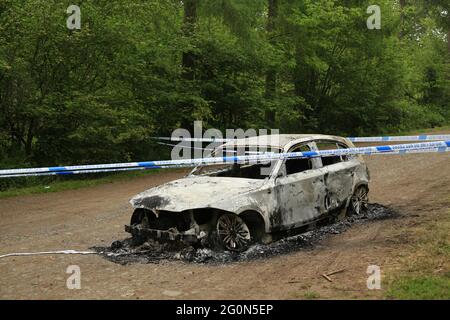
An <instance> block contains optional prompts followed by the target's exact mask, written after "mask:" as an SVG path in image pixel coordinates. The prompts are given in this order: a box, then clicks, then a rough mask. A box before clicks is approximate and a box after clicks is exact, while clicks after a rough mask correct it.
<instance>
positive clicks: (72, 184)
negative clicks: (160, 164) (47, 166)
mask: <svg viewBox="0 0 450 320" xmlns="http://www.w3.org/2000/svg"><path fill="white" fill-rule="evenodd" d="M167 170H172V169H167ZM175 170H180V169H175ZM157 172H160V169H152V170H142V171H136V172H121V173H115V174H114V173H113V174H110V175H107V176H105V177H101V178H98V177H94V176H93V177H92V178H83V179H80V178H79V177H64V180H62V181H61V180H55V181H52V182H49V183H46V184H43V185H36V186H29V187H23V188H20V187H19V188H11V189H8V190H5V191H1V192H0V198H8V197H15V196H22V195H29V194H38V193H50V192H58V191H64V190H75V189H80V188H86V187H93V186H97V185H101V184H106V183H113V182H115V181H121V180H127V179H131V178H136V177H142V176H147V175H151V174H155V173H157ZM22 179H23V178H22Z"/></svg>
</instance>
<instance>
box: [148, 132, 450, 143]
mask: <svg viewBox="0 0 450 320" xmlns="http://www.w3.org/2000/svg"><path fill="white" fill-rule="evenodd" d="M153 138H154V139H158V140H166V141H179V142H181V141H186V142H205V143H206V142H218V143H225V142H231V141H235V140H236V139H222V138H183V137H153ZM347 139H349V140H350V141H352V142H386V141H396V142H407V141H447V140H450V134H443V135H418V136H380V137H348V138H347Z"/></svg>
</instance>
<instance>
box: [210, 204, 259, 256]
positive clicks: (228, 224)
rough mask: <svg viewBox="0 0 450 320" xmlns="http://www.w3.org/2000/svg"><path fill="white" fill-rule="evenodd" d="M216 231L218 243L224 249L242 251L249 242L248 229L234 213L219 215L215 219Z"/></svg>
mask: <svg viewBox="0 0 450 320" xmlns="http://www.w3.org/2000/svg"><path fill="white" fill-rule="evenodd" d="M216 231H217V237H218V240H219V243H220V244H221V245H222V247H223V248H224V249H227V250H231V251H244V250H245V249H247V248H248V246H249V244H250V239H251V237H250V230H249V228H248V226H247V224H246V223H245V222H244V220H242V219H241V218H240V217H239V216H238V215H236V214H230V213H225V214H223V215H221V216H220V217H219V218H218V219H217V225H216Z"/></svg>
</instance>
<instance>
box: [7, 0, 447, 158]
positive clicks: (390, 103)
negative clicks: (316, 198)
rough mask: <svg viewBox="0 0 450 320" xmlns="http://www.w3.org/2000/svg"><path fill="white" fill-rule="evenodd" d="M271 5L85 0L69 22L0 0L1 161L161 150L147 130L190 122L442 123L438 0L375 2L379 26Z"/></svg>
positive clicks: (59, 10)
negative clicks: (72, 26) (76, 25)
mask: <svg viewBox="0 0 450 320" xmlns="http://www.w3.org/2000/svg"><path fill="white" fill-rule="evenodd" d="M273 3H274V4H276V8H277V14H276V15H275V16H273V17H271V19H272V24H271V28H268V0H257V1H238V0H225V1H223V0H221V1H216V0H211V1H184V2H180V1H172V0H162V1H143V0H141V1H129V0H126V1H107V0H85V1H83V2H82V3H81V4H80V6H81V13H82V26H81V30H76V31H69V30H68V29H67V28H66V18H67V16H68V15H67V14H66V9H67V7H68V6H69V5H70V4H71V3H70V1H48V0H27V1H25V0H0V43H1V46H0V166H1V167H21V166H28V165H60V164H64V165H70V164H79V163H98V162H105V161H108V162H113V161H127V160H142V159H155V158H158V157H161V158H163V157H167V150H166V151H165V152H163V151H162V150H163V149H161V148H158V147H156V146H155V144H154V143H152V141H151V139H150V137H151V136H153V135H168V134H170V133H171V132H172V130H174V129H175V128H179V127H183V128H187V129H191V128H192V125H193V121H194V120H203V121H204V122H205V123H206V126H207V127H216V128H219V129H225V128H237V127H240V128H244V129H247V128H266V127H269V126H271V127H273V128H279V129H280V130H281V132H296V133H301V132H312V131H316V132H323V133H333V134H340V135H363V134H380V133H384V132H398V131H403V130H410V129H414V128H419V127H434V126H438V125H443V124H448V123H449V122H450V121H449V120H450V111H449V110H450V108H449V101H450V53H449V49H448V48H449V47H448V42H447V38H446V35H447V33H448V31H449V29H448V28H449V26H448V24H447V20H448V17H449V16H448V4H447V2H446V1H436V2H434V3H429V2H423V1H408V6H407V7H405V8H403V11H402V10H401V8H400V7H399V6H398V3H396V2H392V1H391V0H380V1H378V3H379V5H380V6H381V9H382V29H381V30H368V29H367V27H366V20H367V18H368V14H367V13H366V9H367V7H368V6H369V5H370V4H371V3H370V2H369V1H365V0H364V1H363V0H361V1H356V0H353V1H348V0H346V1H344V0H342V1H334V0H289V1H279V0H276V1H274V2H273ZM188 4H189V5H190V6H191V7H189V10H188V11H186V10H184V9H185V8H184V6H186V5H188ZM445 10H447V11H445ZM446 12H447V13H446ZM187 14H189V15H190V17H188V18H189V19H188V21H190V24H189V26H187V25H186V15H187ZM187 27H189V28H187ZM186 30H189V32H188V31H186ZM184 58H189V59H187V60H186V59H184ZM269 89H270V90H269ZM268 115H270V117H268Z"/></svg>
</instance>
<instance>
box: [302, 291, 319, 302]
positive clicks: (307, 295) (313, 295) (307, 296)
mask: <svg viewBox="0 0 450 320" xmlns="http://www.w3.org/2000/svg"><path fill="white" fill-rule="evenodd" d="M303 297H304V298H305V299H307V300H314V299H319V298H320V294H318V293H317V292H315V291H306V292H305V294H304V295H303Z"/></svg>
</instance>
